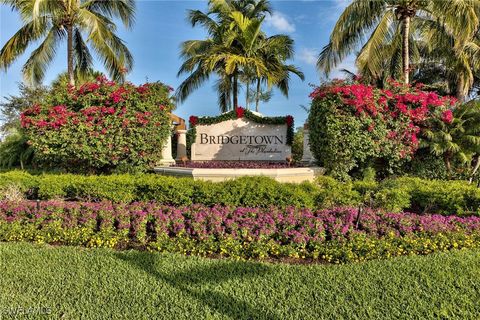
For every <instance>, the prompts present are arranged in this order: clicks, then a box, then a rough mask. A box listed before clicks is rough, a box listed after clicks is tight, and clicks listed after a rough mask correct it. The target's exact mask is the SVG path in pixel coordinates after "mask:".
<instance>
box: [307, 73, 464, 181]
mask: <svg viewBox="0 0 480 320" xmlns="http://www.w3.org/2000/svg"><path fill="white" fill-rule="evenodd" d="M310 98H311V99H312V106H311V111H310V115H309V118H308V123H309V125H310V143H311V148H312V152H313V153H314V155H315V156H316V158H317V159H318V160H319V161H320V162H321V164H322V165H323V166H325V167H326V168H327V169H328V170H329V171H330V173H331V174H332V175H333V176H335V177H338V178H342V179H345V178H347V177H348V174H349V173H350V172H351V171H352V170H355V169H361V168H365V167H368V166H375V165H378V164H379V166H378V167H379V168H380V169H381V170H384V171H385V172H384V173H385V174H391V173H394V172H395V170H396V169H398V168H399V167H400V166H401V164H402V163H404V162H405V161H409V160H410V159H411V158H412V155H414V154H415V152H416V150H417V149H418V147H419V134H420V132H421V130H422V128H423V127H424V126H426V125H428V121H429V119H432V118H436V119H441V120H442V121H444V122H445V123H450V122H452V120H453V113H452V110H451V109H452V108H453V106H454V105H455V103H456V99H455V98H452V97H441V96H439V95H437V94H436V93H435V92H427V91H422V89H421V85H417V86H405V85H402V84H400V83H398V82H395V81H390V82H389V85H388V87H387V88H385V89H379V88H376V87H373V86H371V85H366V84H362V83H356V82H355V83H347V82H344V81H333V82H331V83H328V84H325V85H323V86H320V87H317V88H315V90H314V91H313V92H312V93H311V94H310Z"/></svg>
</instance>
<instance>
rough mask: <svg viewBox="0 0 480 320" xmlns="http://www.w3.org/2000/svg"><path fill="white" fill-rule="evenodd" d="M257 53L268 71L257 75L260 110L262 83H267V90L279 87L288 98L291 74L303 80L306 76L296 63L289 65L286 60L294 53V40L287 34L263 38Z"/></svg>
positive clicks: (256, 98)
mask: <svg viewBox="0 0 480 320" xmlns="http://www.w3.org/2000/svg"><path fill="white" fill-rule="evenodd" d="M256 54H257V55H258V56H260V57H261V59H263V61H265V65H266V73H265V74H263V75H262V76H260V77H257V78H256V79H254V80H256V83H257V87H256V93H255V111H257V112H258V107H259V103H260V100H261V97H262V83H265V84H267V88H268V90H267V92H270V91H271V87H272V86H275V87H277V88H278V89H279V90H280V92H281V93H282V94H283V95H284V96H285V97H287V98H288V92H289V83H290V74H294V75H296V76H298V77H299V78H300V79H301V80H302V81H303V80H304V79H305V76H304V74H303V72H302V71H300V70H299V69H298V68H297V67H296V66H294V65H287V64H285V61H286V60H288V59H291V58H292V57H293V54H294V50H293V40H292V39H291V38H290V37H289V36H286V35H275V36H271V37H268V38H262V41H261V42H260V44H259V45H258V46H257V48H256Z"/></svg>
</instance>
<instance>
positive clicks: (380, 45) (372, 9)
mask: <svg viewBox="0 0 480 320" xmlns="http://www.w3.org/2000/svg"><path fill="white" fill-rule="evenodd" d="M478 6H479V3H478V1H476V0H473V1H472V0H458V1H444V0H376V1H365V0H354V1H353V2H352V3H351V4H350V5H349V6H348V7H347V8H346V9H345V11H344V12H343V13H342V15H341V16H340V18H339V20H338V21H337V23H336V25H335V28H334V30H333V31H332V34H331V36H330V41H329V43H328V45H327V46H325V47H324V48H323V50H322V52H321V53H320V55H319V58H318V61H317V67H318V69H319V70H322V71H324V72H325V73H327V74H328V73H329V72H330V71H331V70H332V68H334V67H335V66H336V65H338V64H339V63H340V62H341V61H342V60H343V59H344V58H345V57H346V56H347V55H349V54H350V53H352V52H353V51H354V50H355V49H356V48H357V46H358V45H359V44H360V43H362V42H363V41H362V40H363V38H364V36H365V35H367V34H370V36H369V38H368V40H367V41H366V42H365V43H364V44H363V46H362V48H361V51H360V53H359V55H358V58H357V64H360V66H361V67H363V68H368V69H369V71H370V72H371V73H372V74H374V75H375V74H378V73H381V70H383V69H384V68H385V62H386V61H385V60H387V59H388V58H394V59H392V61H394V62H395V66H396V67H397V68H398V67H399V66H401V77H402V78H403V80H404V82H405V83H407V84H408V83H409V78H410V57H411V55H413V54H415V53H416V51H417V48H416V46H415V39H416V38H417V37H418V34H416V33H415V32H416V31H417V30H416V26H417V25H419V24H420V23H418V24H417V21H418V20H434V21H437V22H439V23H441V24H442V25H443V26H445V29H446V30H448V31H449V33H450V34H452V35H453V36H454V37H455V38H456V40H457V45H458V46H457V48H458V47H461V46H462V45H463V43H465V42H466V41H467V40H468V39H471V38H472V37H473V35H474V34H475V32H476V30H477V28H478V24H479V19H478V17H477V14H476V12H478V8H477V7H478ZM411 30H413V31H414V32H412V31H411ZM412 45H413V47H412ZM398 48H401V51H400V54H399V52H398V50H397V49H398ZM386 54H388V55H386ZM400 60H401V63H400ZM360 69H362V68H360Z"/></svg>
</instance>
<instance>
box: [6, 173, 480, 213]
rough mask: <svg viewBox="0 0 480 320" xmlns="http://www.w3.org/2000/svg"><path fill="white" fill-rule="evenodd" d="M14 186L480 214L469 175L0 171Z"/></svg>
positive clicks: (479, 194) (73, 195) (121, 196)
mask: <svg viewBox="0 0 480 320" xmlns="http://www.w3.org/2000/svg"><path fill="white" fill-rule="evenodd" d="M12 185H13V186H16V188H18V190H20V191H21V192H22V193H24V195H25V197H27V198H29V199H37V198H39V199H43V200H48V199H68V200H80V201H96V202H98V201H102V200H108V201H111V202H114V203H120V202H123V203H131V202H134V201H156V202H159V203H163V204H169V205H177V206H178V205H191V204H204V205H207V206H214V205H225V206H236V207H241V206H248V207H270V206H277V207H288V206H295V207H299V208H332V207H336V206H354V207H357V206H360V205H366V206H370V207H373V208H379V209H384V210H387V211H391V212H400V211H404V210H407V211H410V212H416V213H439V214H443V215H478V214H480V189H479V188H477V187H476V186H475V185H473V184H468V183H467V182H466V181H442V180H425V179H420V178H412V177H401V178H395V179H386V180H384V181H382V182H375V181H373V180H369V179H366V180H359V181H353V182H352V181H347V182H340V181H338V180H335V179H333V178H332V177H327V176H322V177H319V178H317V180H316V182H315V183H308V182H304V183H302V184H290V183H279V182H277V181H275V180H273V179H270V178H266V177H243V178H239V179H236V180H229V181H225V182H209V181H195V180H193V179H191V178H177V177H166V176H161V175H157V174H137V175H129V174H123V175H108V176H82V175H73V174H44V175H39V176H32V175H30V174H28V173H24V172H21V171H12V172H8V173H0V190H1V188H2V187H5V188H6V187H9V186H12Z"/></svg>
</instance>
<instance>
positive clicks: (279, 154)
mask: <svg viewBox="0 0 480 320" xmlns="http://www.w3.org/2000/svg"><path fill="white" fill-rule="evenodd" d="M195 128H196V137H195V143H193V144H192V154H191V160H193V161H202V160H264V161H285V158H286V157H289V156H291V148H290V146H289V145H287V125H286V124H281V125H274V124H259V123H255V122H253V121H251V120H248V119H246V118H238V119H235V120H226V121H223V122H220V123H216V124H210V125H200V124H199V125H197V126H195Z"/></svg>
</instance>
